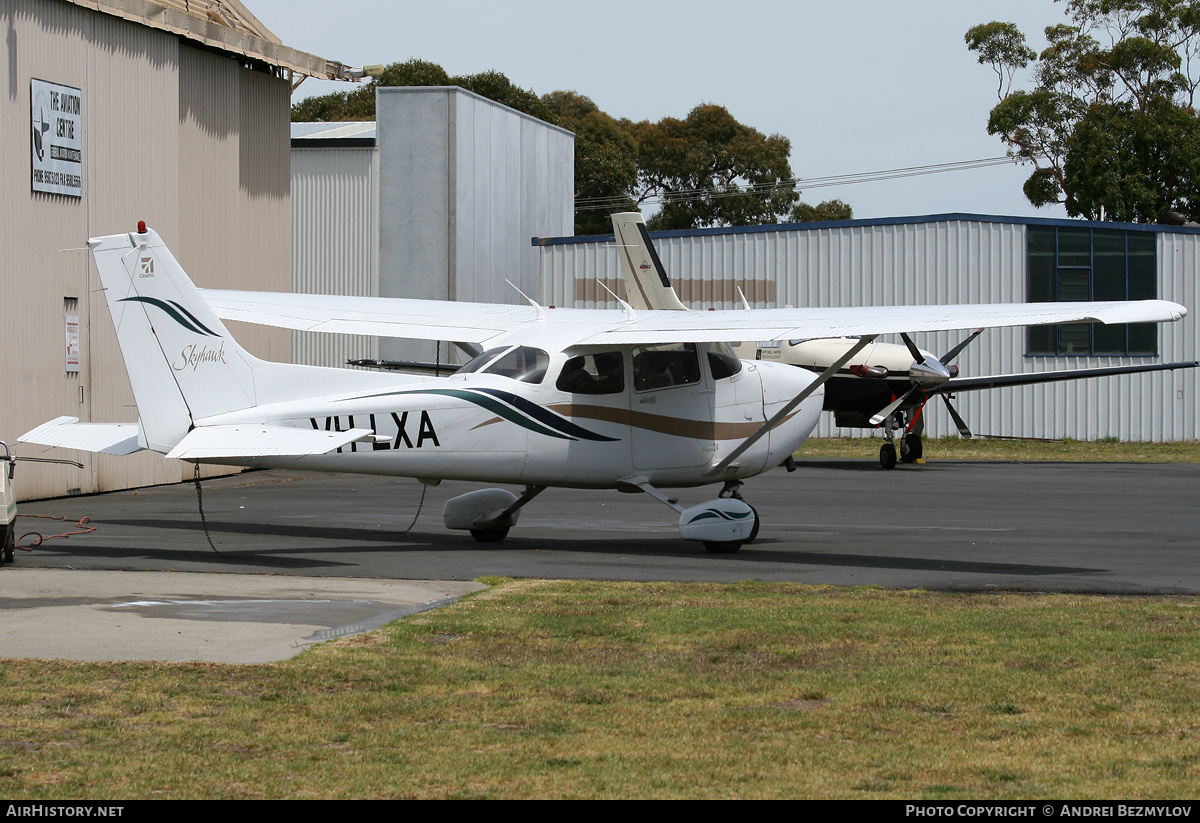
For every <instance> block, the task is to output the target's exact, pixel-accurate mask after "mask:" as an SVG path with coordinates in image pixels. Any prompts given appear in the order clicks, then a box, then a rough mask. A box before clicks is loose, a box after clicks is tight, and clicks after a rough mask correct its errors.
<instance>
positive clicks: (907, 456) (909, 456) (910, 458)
mask: <svg viewBox="0 0 1200 823" xmlns="http://www.w3.org/2000/svg"><path fill="white" fill-rule="evenodd" d="M924 451H925V447H924V446H922V445H921V435H919V434H917V433H916V432H909V433H908V434H906V435H904V438H903V439H902V440H901V441H900V462H902V463H915V462H916V461H918V460H920V459H921V454H922V453H923V452H924Z"/></svg>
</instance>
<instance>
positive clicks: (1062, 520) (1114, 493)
mask: <svg viewBox="0 0 1200 823" xmlns="http://www.w3.org/2000/svg"><path fill="white" fill-rule="evenodd" d="M798 466H799V467H798V469H797V471H795V472H793V473H790V474H789V473H787V472H784V471H783V470H781V469H780V470H775V471H772V472H769V473H767V474H765V475H761V476H759V477H756V478H753V479H751V480H749V481H748V482H747V483H746V485H745V487H744V488H743V495H744V497H745V499H746V500H747V501H748V502H749V503H750V504H751V505H753V506H755V508H756V509H757V510H758V512H759V515H760V518H761V522H762V527H761V531H760V534H759V537H758V539H757V540H756V541H755V542H754V543H753V544H751V545H747V546H744V547H743V548H742V549H741V551H740V552H738V553H737V554H732V555H710V554H708V553H706V552H705V551H704V549H703V547H702V546H700V545H699V544H695V543H688V542H685V541H682V540H680V539H679V537H678V534H677V530H676V524H677V520H678V517H677V515H675V514H674V513H673V512H672V511H671V510H670V509H668V508H667V507H665V506H663V505H662V504H661V503H658V502H656V501H654V500H652V499H651V498H649V497H648V496H646V495H642V494H632V495H629V494H620V493H618V492H604V491H578V490H566V489H550V490H548V491H546V492H545V493H544V494H542V495H541V496H540V497H538V498H537V499H536V500H534V501H533V502H532V503H530V504H529V506H528V507H526V509H525V510H524V511H523V512H522V514H521V519H520V522H519V523H518V525H517V526H516V527H515V528H513V530H512V532H511V533H510V535H509V537H508V539H507V540H505V541H504V542H503V543H498V544H482V543H477V542H475V541H474V540H473V539H472V538H471V537H470V536H469V535H468V534H466V533H464V532H450V531H447V530H446V529H445V528H444V527H443V526H442V523H441V510H442V505H443V504H444V503H445V501H446V500H447V499H449V498H450V497H453V496H455V495H457V494H462V493H464V492H466V491H470V490H472V489H474V488H479V486H477V485H473V484H466V483H451V482H446V483H443V484H442V485H441V486H437V487H429V488H426V487H423V486H421V485H420V484H419V483H417V482H416V481H413V480H406V479H396V478H378V477H365V476H361V475H325V474H312V473H290V472H281V471H266V472H250V473H245V474H241V475H235V476H230V477H225V478H217V479H212V480H206V481H204V483H203V507H204V512H205V515H206V518H207V523H208V530H209V534H210V536H211V538H212V541H213V545H214V547H215V550H214V548H210V546H209V544H208V541H207V539H206V537H205V532H204V528H203V526H202V524H201V518H200V515H199V511H198V502H197V497H196V490H195V487H194V486H193V485H192V484H180V485H176V486H160V487H153V488H146V489H140V490H136V491H124V492H113V493H110V494H103V495H92V496H86V497H74V498H60V499H55V500H45V501H37V502H32V503H23V504H21V507H20V513H21V515H22V517H20V519H19V520H18V524H19V529H18V533H19V534H25V533H27V532H34V531H36V532H40V533H42V534H43V535H48V534H58V533H61V532H65V531H76V530H77V529H76V527H75V526H74V524H73V521H76V520H78V519H79V518H83V517H87V518H89V522H88V524H87V525H88V526H90V527H94V529H95V531H92V532H89V533H87V534H79V535H73V536H71V537H67V538H58V539H50V540H47V541H45V542H44V543H42V544H41V545H40V546H38V547H36V548H34V549H33V550H31V551H29V552H24V551H18V552H17V557H16V563H15V564H14V565H13V566H5V567H3V570H0V610H5V611H7V612H8V614H6V615H5V617H4V619H5V621H6V624H8V625H9V626H12V621H11V620H10V619H9V618H10V617H11V616H12V615H13V614H15V613H18V612H21V611H22V610H25V612H26V613H28V610H29V609H30V608H32V605H31V604H33V603H35V602H36V601H37V599H38V595H37V594H36V587H35V590H34V592H33V593H30V591H28V590H26V589H22V590H21V591H19V592H17V591H16V587H17V584H18V581H20V580H21V579H22V577H23V575H22V572H25V571H27V570H30V569H44V570H55V569H57V570H64V573H65V570H74V571H75V574H73V575H72V576H71V577H69V578H65V579H66V581H67V582H66V583H55V584H54V586H56V587H57V588H55V591H56V592H57V594H55V595H53V597H67V596H68V594H69V592H70V591H71V590H72V588H73V587H78V586H80V585H81V584H79V583H78V582H77V581H80V580H82V576H81V575H80V574H78V572H80V571H85V570H87V571H106V572H168V571H171V572H195V573H203V574H197V575H188V576H187V577H186V578H179V577H177V576H175V575H162V576H161V580H162V582H161V583H160V584H157V585H153V586H152V585H150V584H149V583H148V582H147V581H153V580H158V579H160V578H157V577H155V576H150V577H147V576H146V575H140V576H138V577H133V576H129V575H126V576H125V578H123V577H122V576H121V575H116V576H115V577H114V576H111V575H105V576H103V577H104V578H105V579H106V580H112V582H111V583H109V584H106V585H107V586H108V588H105V589H104V590H103V591H102V592H97V593H94V594H91V595H88V597H91V598H92V600H93V601H95V602H91V603H90V604H80V603H76V604H75V606H76V607H79V606H81V605H82V606H83V607H85V608H90V609H92V610H93V611H96V610H100V609H110V610H111V609H112V608H114V605H115V602H116V601H117V600H121V599H122V598H125V599H126V600H128V599H129V598H132V597H133V596H134V595H137V596H138V597H141V598H142V599H144V600H150V599H152V598H150V597H149V596H148V595H145V596H144V595H138V594H137V593H138V592H143V593H144V592H151V590H153V591H154V592H159V593H160V594H161V593H164V592H165V594H163V595H162V596H164V597H165V596H166V595H171V596H172V597H174V598H175V599H180V600H190V601H201V600H205V601H212V599H213V597H214V596H216V597H217V598H221V597H225V598H226V599H234V600H236V599H238V598H243V599H247V598H248V599H251V600H260V601H271V600H273V601H275V602H276V603H277V605H276V607H275V608H274V609H270V608H266V607H265V606H264V605H263V604H262V603H259V604H257V605H254V606H253V607H251V606H247V605H244V604H243V605H237V604H231V603H226V604H224V605H223V606H221V608H225V609H226V610H229V609H232V611H231V612H229V614H230V615H233V617H230V618H229V622H230V623H237V624H239V625H240V626H241V627H242V628H245V625H246V624H247V623H249V624H251V625H254V626H259V627H263V626H268V625H270V626H274V627H278V626H280V625H289V626H293V628H292V629H291V630H290V634H286V636H284V637H283V640H282V642H283V643H284V645H285V646H287V648H289V649H291V650H292V652H291V653H294V652H295V651H298V650H299V649H300V648H303V647H304V646H305V644H306V643H309V642H312V638H313V637H314V632H317V633H319V632H322V631H325V632H333V633H335V634H336V633H337V632H338V631H340V629H339V626H353V625H355V624H358V623H362V624H363V625H366V623H367V622H369V620H367V618H366V617H364V614H365V612H364V613H359V612H354V613H353V614H349V613H342V612H339V609H342V608H344V607H343V606H338V607H336V608H335V607H332V606H331V607H328V609H329V611H328V613H327V614H325V615H324V616H322V617H320V618H319V619H317V618H313V619H311V620H309V622H307V623H303V625H301V624H300V623H297V622H296V611H295V604H294V601H295V600H296V599H297V598H298V597H299V598H301V599H303V598H307V599H309V600H318V599H326V597H325V596H324V595H319V591H320V588H321V587H322V586H325V587H332V589H334V590H335V591H334V593H333V594H332V595H330V596H329V597H328V599H333V600H343V601H344V600H360V599H361V600H362V601H364V602H371V603H375V604H377V605H375V606H364V607H363V608H364V609H366V611H367V612H370V611H371V609H374V612H372V614H375V615H376V616H378V614H383V615H385V616H386V615H387V614H388V613H390V612H389V610H392V611H394V610H395V608H397V607H398V604H397V603H396V602H395V601H396V598H393V597H390V596H384V595H380V594H377V593H376V594H370V593H364V592H361V591H359V592H357V593H355V592H351V593H350V594H347V593H346V592H345V591H341V592H340V593H339V591H338V589H339V587H342V586H344V585H345V584H346V579H348V578H353V579H358V580H359V583H361V584H362V585H366V584H367V580H368V579H369V580H373V581H376V582H377V583H379V584H381V585H382V584H383V583H385V582H388V581H427V582H426V583H425V584H422V585H427V586H428V587H429V588H428V589H427V590H422V591H418V592H417V593H416V594H415V595H411V596H410V597H409V599H410V600H415V601H417V602H407V601H406V603H407V605H406V606H405V607H428V604H433V605H436V602H441V601H444V600H447V599H448V598H450V599H452V598H453V597H455V596H457V595H459V594H462V593H463V591H465V590H460V589H456V588H455V587H454V586H452V585H451V583H450V581H459V582H466V581H471V580H473V579H475V578H478V577H482V576H486V575H498V576H510V577H536V578H572V579H606V580H678V581H737V580H747V579H756V580H769V581H780V580H787V581H797V582H803V583H814V584H831V585H839V586H855V585H880V586H887V587H897V588H909V587H920V588H930V589H942V590H968V591H979V590H998V589H1003V590H1026V591H1057V592H1093V593H1106V594H1107V593H1120V594H1200V562H1197V561H1198V559H1200V507H1198V506H1197V500H1198V496H1200V495H1198V493H1200V465H1197V464H1184V463H1174V464H1132V463H1099V464H1098V463H1011V462H964V461H946V462H937V461H936V459H935V460H933V461H932V462H930V463H928V464H926V465H921V466H918V465H911V466H900V467H897V468H896V469H895V470H893V471H890V472H885V471H883V470H881V469H879V467H878V465H877V464H876V463H874V462H873V461H857V460H826V461H819V460H807V461H800V462H799V464H798ZM517 491H519V490H517ZM715 491H716V487H709V488H704V489H687V490H681V491H680V492H679V496H680V498H681V500H682V502H684V503H685V504H688V505H691V504H694V503H700V502H702V501H704V500H705V499H709V498H710V497H712V496H714V495H715ZM423 494H424V499H423V500H422V495H423ZM29 515H58V516H65V517H67V518H68V521H67V522H65V523H60V522H56V521H44V520H37V519H34V518H32V517H29ZM31 542H32V538H24V539H22V540H21V544H22V545H27V544H29V543H31ZM233 575H251V576H254V577H250V578H248V581H249V582H244V581H243V582H240V583H238V585H239V586H246V587H247V589H246V590H247V591H251V592H253V591H257V590H256V589H255V586H254V583H255V582H256V581H257V582H259V583H262V582H263V581H264V580H266V579H269V578H262V577H260V576H262V575H275V576H282V577H281V578H279V579H282V580H283V581H285V585H283V586H282V587H281V588H282V589H284V590H287V589H288V588H289V586H290V587H291V588H292V591H291V592H290V593H287V592H286V591H285V592H284V593H283V594H280V593H279V592H278V591H276V593H275V594H270V593H269V592H268V593H265V594H263V593H259V594H253V595H249V596H245V595H241V594H228V593H225V594H223V593H222V586H223V585H224V583H223V581H225V580H228V581H230V582H229V584H228V586H226V588H228V589H230V591H232V590H233V581H234V577H232V576H233ZM100 577H101V576H99V575H98V576H96V578H97V580H99V579H100ZM123 579H124V580H126V581H127V583H123V582H122V580H123ZM201 580H203V581H205V583H204V585H203V586H199V584H198V583H196V585H193V584H192V583H189V582H188V581H201ZM176 581H179V582H176ZM213 581H216V583H215V584H214V583H213ZM428 581H443V582H441V583H429V582H428ZM296 584H299V585H298V586H297V585H296ZM45 585H49V584H45ZM372 585H374V584H372ZM197 586H198V588H197ZM260 588H261V587H260ZM351 588H352V589H353V587H351ZM385 588H386V587H385ZM299 590H303V591H304V592H305V594H302V595H298V594H297V591H299ZM46 597H47V598H50V599H53V598H52V597H51V596H50V595H47V596H46ZM43 599H45V598H43ZM68 599H69V597H68ZM168 599H169V598H168ZM435 601H436V602H435ZM122 602H125V601H123V600H122ZM378 604H383V605H378ZM422 604H425V605H422ZM218 605H220V604H217V605H210V606H205V607H204V608H206V609H216V608H217V606H218ZM126 608H128V607H126ZM141 608H142V609H143V611H142V614H143V615H145V616H144V617H143V618H142V619H144V620H147V621H153V619H154V617H155V616H157V617H159V618H162V617H163V616H164V614H165V613H166V612H167V611H170V608H175V609H176V612H177V613H175V614H173V619H174V618H176V617H177V618H178V619H180V620H203V619H210V620H215V619H224V618H220V617H219V616H217V615H216V614H215V612H211V611H210V612H209V617H208V618H203V617H197V616H196V614H197V608H199V607H196V606H194V605H187V606H186V607H185V606H179V605H177V606H172V607H170V608H168V606H161V607H159V611H158V613H157V615H155V614H152V612H153V610H152V609H150V607H141ZM322 608H324V607H322ZM147 609H150V611H147ZM247 609H252V610H253V614H254V615H257V617H255V619H253V620H250V619H248V618H247V614H248V613H247V611H246V610H247ZM180 610H182V611H180ZM301 611H303V612H304V614H306V615H310V616H311V615H315V614H318V613H319V612H320V609H317V608H316V607H314V606H312V605H311V604H310V605H309V606H304V607H303V608H302V609H301ZM132 613H133V612H128V611H127V612H126V614H132ZM179 613H182V614H183V616H182V617H179ZM235 613H236V614H235ZM263 615H270V616H268V617H265V618H264V617H263ZM347 615H348V616H347ZM227 616H228V615H227ZM387 619H392V618H390V617H389V618H387ZM71 620H72V621H76V625H78V623H77V621H78V614H75V615H74V616H73V617H72V619H71ZM130 620H132V618H127V623H128V622H129V621H130ZM289 621H291V622H289ZM339 621H340V622H339ZM159 623H161V624H162V625H166V624H165V623H163V621H161V620H160V621H159ZM155 625H158V624H155ZM40 626H41V628H39V629H38V630H37V632H40V633H41V634H43V635H46V636H48V631H49V629H48V628H47V627H49V626H62V627H63V628H64V630H65V631H67V633H68V634H70V627H71V621H67V620H64V619H59V618H54V619H49V618H47V616H46V615H40ZM204 631H205V632H207V633H208V634H209V635H211V634H213V628H212V626H211V624H209V625H208V626H207V627H205V629H204ZM273 631H274V630H272V632H273ZM262 632H263V636H264V637H266V635H268V634H272V632H268V631H266V630H265V629H262ZM76 634H79V633H78V632H76ZM15 636H16V635H15V634H14V633H13V630H12V629H11V628H9V629H5V630H0V656H24V655H25V654H26V652H24V651H18V650H17V647H16V645H15V640H13V639H12V638H14V637H15ZM99 636H100V637H102V636H103V633H102V632H101V634H100V635H99ZM318 636H319V635H318ZM280 642H281V641H280V640H279V638H277V637H275V636H274V635H272V639H271V644H270V645H272V648H273V649H275V650H276V651H277V650H278V648H279V643H280ZM34 645H35V646H37V645H38V644H37V643H35V644H34ZM98 645H99V646H103V645H104V644H103V643H101V642H100V640H98V639H97V637H92V638H91V640H90V642H89V643H87V647H88V650H89V651H91V652H92V653H95V649H96V648H97V647H98ZM111 645H112V646H113V649H112V650H109V651H108V653H109V654H111V655H116V657H120V656H121V654H120V652H121V651H122V649H128V648H129V645H128V644H117V643H113V644H111ZM211 645H212V643H211V642H206V643H203V644H200V646H199V648H200V651H203V648H204V646H211ZM41 646H42V647H45V648H47V649H49V648H52V647H51V645H50V644H48V643H42V644H41ZM53 648H54V649H57V647H53ZM191 653H193V652H192V651H191V650H189V651H188V652H187V653H185V657H184V658H183V659H206V658H203V657H187V656H186V654H191ZM195 653H197V654H198V653H199V652H195ZM34 656H72V655H71V654H70V653H63V652H60V651H53V652H45V653H40V654H36V655H34ZM285 656H286V655H285ZM78 659H94V658H83V657H81V658H78ZM110 659H111V658H110ZM142 659H180V658H177V657H176V658H164V657H153V656H150V657H145V658H142ZM237 659H238V660H239V661H241V660H249V659H250V658H249V657H247V656H243V657H240V658H237ZM253 659H261V658H257V657H256V658H253ZM274 659H277V658H274Z"/></svg>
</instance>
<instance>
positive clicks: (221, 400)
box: [88, 224, 262, 452]
mask: <svg viewBox="0 0 1200 823" xmlns="http://www.w3.org/2000/svg"><path fill="white" fill-rule="evenodd" d="M138 229H139V231H137V232H131V233H129V234H115V235H109V236H107V237H97V238H93V239H91V240H89V241H88V247H89V248H90V249H91V251H92V257H93V259H94V260H95V261H96V269H97V270H98V271H99V273H100V281H101V283H102V284H103V286H104V293H105V296H106V298H107V300H108V309H109V312H110V314H111V315H112V319H113V326H114V327H115V328H116V332H117V341H118V343H119V344H120V347H121V355H122V357H123V358H124V360H125V369H126V371H127V372H128V373H129V382H130V384H131V385H132V387H133V396H134V401H135V402H136V403H137V407H138V415H139V417H140V419H141V426H142V431H143V433H144V436H145V439H146V443H145V445H146V446H147V447H148V448H151V449H154V450H155V451H161V452H167V451H170V450H171V448H172V447H174V446H175V444H177V443H178V442H179V441H180V440H181V439H183V437H184V435H186V434H187V433H188V431H189V430H190V429H191V428H192V423H193V422H194V421H195V420H198V419H201V418H204V417H208V416H211V415H214V414H219V413H221V412H228V411H236V410H238V409H244V408H248V407H250V406H253V405H255V391H254V370H255V368H257V367H258V366H259V364H261V363H262V361H259V360H258V359H257V358H255V357H253V356H252V355H250V354H249V353H248V352H246V351H245V350H244V349H242V347H241V346H239V345H238V344H237V342H236V341H235V340H234V339H233V337H232V336H231V335H230V334H229V331H228V330H227V329H226V328H225V326H224V324H223V323H221V321H220V319H218V318H217V315H216V313H214V312H213V310H212V309H211V308H210V307H209V305H208V303H207V302H205V300H204V298H203V297H201V296H200V293H199V292H198V291H197V289H196V287H195V286H194V285H193V284H192V281H191V280H190V279H189V278H188V276H187V273H186V272H184V270H183V267H182V266H180V265H179V263H178V261H176V259H175V257H174V255H172V254H171V252H170V250H169V249H168V248H167V247H166V245H165V244H164V243H163V241H162V239H161V238H160V237H159V236H158V235H157V234H156V233H155V232H154V231H152V230H149V229H145V224H139V225H138Z"/></svg>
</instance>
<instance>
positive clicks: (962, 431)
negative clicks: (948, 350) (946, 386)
mask: <svg viewBox="0 0 1200 823" xmlns="http://www.w3.org/2000/svg"><path fill="white" fill-rule="evenodd" d="M975 334H979V332H975ZM968 342H969V341H968ZM942 402H944V403H945V404H946V411H948V412H950V417H951V419H952V420H954V425H956V426H958V433H959V435H960V436H962V438H963V439H964V440H970V439H971V438H972V437H973V436H974V435H972V434H971V430H970V429H969V428H967V424H966V422H965V421H964V420H963V419H962V417H961V416H959V413H958V411H957V410H956V409H955V408H954V404H953V403H951V402H950V398H949V397H947V396H946V395H944V394H943V395H942Z"/></svg>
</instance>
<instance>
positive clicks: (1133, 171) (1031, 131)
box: [965, 0, 1200, 222]
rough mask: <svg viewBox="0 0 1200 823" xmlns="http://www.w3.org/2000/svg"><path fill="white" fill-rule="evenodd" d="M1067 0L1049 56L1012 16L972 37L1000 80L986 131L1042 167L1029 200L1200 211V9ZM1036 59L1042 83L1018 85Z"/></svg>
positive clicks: (1091, 211) (1093, 210)
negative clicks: (1198, 106) (1198, 99)
mask: <svg viewBox="0 0 1200 823" xmlns="http://www.w3.org/2000/svg"><path fill="white" fill-rule="evenodd" d="M1065 5H1066V13H1067V16H1068V18H1069V20H1070V22H1069V23H1060V24H1057V25H1053V26H1050V27H1048V28H1047V29H1046V30H1045V34H1046V39H1047V42H1048V45H1047V47H1046V49H1045V50H1043V51H1042V53H1041V54H1040V55H1035V54H1034V52H1033V51H1032V49H1030V48H1029V47H1028V46H1027V45H1026V44H1025V38H1024V35H1022V34H1021V32H1020V31H1019V30H1017V28H1016V27H1015V26H1013V25H1012V24H1011V23H1000V22H993V23H987V24H983V25H980V26H975V27H973V28H972V29H970V30H969V31H968V32H967V34H966V37H965V39H966V43H967V47H968V48H969V49H970V50H972V51H974V52H976V53H977V54H978V56H979V62H980V63H982V64H984V65H990V66H991V67H992V68H993V70H994V71H995V72H996V73H997V76H998V77H999V78H1000V85H999V87H998V89H997V96H998V97H999V103H998V104H997V105H996V107H995V108H994V109H992V112H991V115H990V117H989V119H988V133H989V134H995V135H998V136H1000V138H1001V139H1002V140H1004V142H1005V143H1007V144H1008V147H1009V151H1010V153H1011V154H1013V155H1015V156H1018V157H1022V158H1025V159H1027V160H1029V161H1030V162H1031V163H1032V164H1033V166H1034V170H1033V172H1032V173H1031V175H1030V177H1029V179H1028V180H1027V181H1026V183H1025V187H1024V189H1025V195H1026V197H1027V198H1028V199H1029V201H1030V202H1031V203H1033V204H1034V205H1036V206H1043V205H1047V204H1051V203H1063V204H1064V205H1065V207H1066V210H1067V213H1068V214H1070V215H1071V216H1074V217H1086V218H1089V219H1094V220H1099V219H1110V220H1120V221H1137V222H1154V221H1159V220H1163V219H1166V218H1167V217H1168V215H1170V214H1171V213H1172V212H1182V213H1183V214H1185V215H1188V216H1190V217H1191V218H1193V219H1196V218H1200V147H1198V145H1197V134H1198V133H1200V131H1198V130H1200V119H1198V117H1197V113H1196V110H1195V108H1194V102H1195V94H1196V90H1197V86H1198V85H1200V60H1198V59H1197V58H1198V57H1200V4H1197V3H1196V2H1195V1H1194V0H1067V2H1066V4H1065ZM1031 63H1036V67H1035V68H1034V71H1033V78H1032V79H1033V88H1032V89H1030V90H1027V91H1026V90H1016V91H1013V90H1012V84H1013V79H1014V77H1015V75H1016V74H1017V72H1019V71H1021V70H1023V69H1025V68H1026V67H1027V66H1029V65H1030V64H1031Z"/></svg>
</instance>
